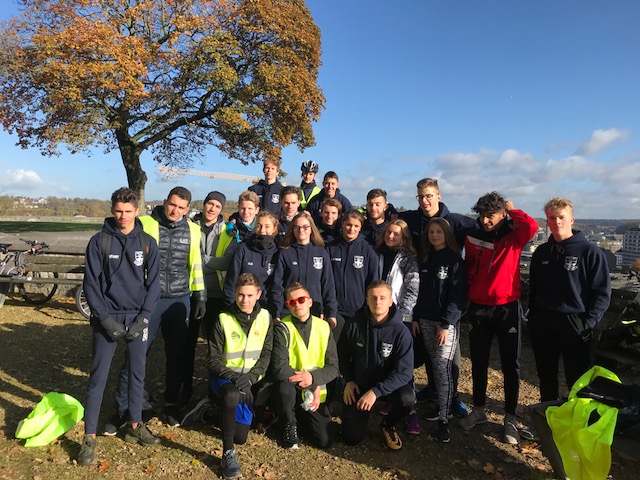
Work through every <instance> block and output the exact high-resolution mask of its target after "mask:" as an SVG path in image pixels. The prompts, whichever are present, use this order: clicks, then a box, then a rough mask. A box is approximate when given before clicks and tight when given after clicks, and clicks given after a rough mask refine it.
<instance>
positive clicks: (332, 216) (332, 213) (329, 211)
mask: <svg viewBox="0 0 640 480" xmlns="http://www.w3.org/2000/svg"><path fill="white" fill-rule="evenodd" d="M320 216H321V217H322V223H324V224H325V225H326V226H327V227H332V226H333V225H334V224H335V223H336V222H337V221H338V217H339V216H340V212H339V211H338V207H334V206H332V205H323V206H322V211H321V212H320Z"/></svg>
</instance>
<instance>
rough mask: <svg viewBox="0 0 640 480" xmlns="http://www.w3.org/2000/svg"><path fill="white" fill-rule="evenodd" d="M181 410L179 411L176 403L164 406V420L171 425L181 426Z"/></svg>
mask: <svg viewBox="0 0 640 480" xmlns="http://www.w3.org/2000/svg"><path fill="white" fill-rule="evenodd" d="M180 418H182V417H181V416H180V412H179V411H178V407H176V406H175V405H167V406H166V407H164V421H165V422H166V423H167V425H169V426H170V427H179V426H180V420H179V419H180Z"/></svg>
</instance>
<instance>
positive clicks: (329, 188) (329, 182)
mask: <svg viewBox="0 0 640 480" xmlns="http://www.w3.org/2000/svg"><path fill="white" fill-rule="evenodd" d="M322 186H323V187H324V193H325V194H326V196H327V197H328V198H333V197H335V196H336V190H337V189H338V179H336V178H327V179H326V180H325V181H324V182H323V183H322Z"/></svg>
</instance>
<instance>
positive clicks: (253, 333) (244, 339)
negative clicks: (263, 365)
mask: <svg viewBox="0 0 640 480" xmlns="http://www.w3.org/2000/svg"><path fill="white" fill-rule="evenodd" d="M219 318H220V325H222V330H223V331H224V353H223V355H222V358H223V360H224V365H225V367H227V368H228V369H230V370H232V371H234V372H237V373H246V372H248V371H249V370H251V369H252V368H253V367H254V365H255V364H256V363H258V360H259V359H260V355H261V354H262V347H263V346H264V341H265V339H266V338H267V332H268V331H269V326H270V325H271V315H269V312H268V311H267V310H266V309H264V308H263V309H261V310H260V312H259V313H258V315H257V316H256V318H255V320H254V321H253V323H252V324H251V328H250V329H249V335H245V333H244V330H242V327H241V326H240V324H239V323H238V320H236V318H235V317H234V316H233V315H231V314H228V313H221V314H220V317H219ZM260 378H262V375H261V376H260Z"/></svg>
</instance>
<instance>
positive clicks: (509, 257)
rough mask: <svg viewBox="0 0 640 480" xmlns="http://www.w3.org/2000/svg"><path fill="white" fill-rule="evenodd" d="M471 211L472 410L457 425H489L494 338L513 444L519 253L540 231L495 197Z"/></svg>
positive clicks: (508, 438) (515, 439) (506, 423)
mask: <svg viewBox="0 0 640 480" xmlns="http://www.w3.org/2000/svg"><path fill="white" fill-rule="evenodd" d="M473 211H474V212H476V213H477V214H478V225H477V227H476V228H475V229H474V230H472V231H470V232H468V233H467V235H466V238H465V244H464V247H465V251H466V256H465V264H466V268H467V285H468V300H469V307H468V310H467V319H468V320H469V323H470V324H471V330H470V331H469V345H470V354H471V375H472V380H473V403H474V410H473V411H472V412H471V413H470V414H469V415H468V416H467V417H465V418H463V419H461V420H460V426H461V427H462V428H463V429H465V430H469V429H471V428H473V427H474V426H475V425H477V424H479V423H486V422H487V413H486V411H485V404H486V399H487V378H488V371H489V354H490V351H491V342H492V340H493V337H494V336H495V337H497V339H498V347H499V349H500V360H501V364H502V374H503V376H504V397H505V413H506V415H505V419H504V439H505V441H506V442H507V443H511V444H515V443H518V430H517V427H516V425H517V420H516V409H517V406H518V393H519V389H520V342H521V318H522V308H521V306H520V254H521V252H522V249H523V248H524V246H525V245H526V244H527V243H528V242H529V241H530V240H531V238H532V237H533V235H534V234H535V233H536V232H537V231H538V222H536V220H535V219H533V218H532V217H530V216H529V215H527V214H526V213H525V212H523V211H522V210H517V209H516V208H515V207H514V205H513V202H511V201H507V200H506V198H505V197H504V196H503V195H501V194H499V193H498V192H491V193H487V194H486V195H483V196H482V197H480V199H479V200H478V201H477V203H476V204H475V206H474V207H473Z"/></svg>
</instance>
